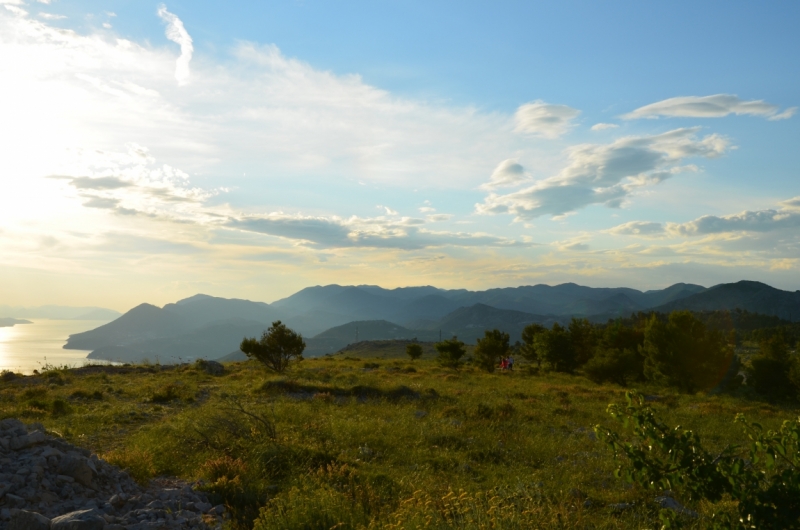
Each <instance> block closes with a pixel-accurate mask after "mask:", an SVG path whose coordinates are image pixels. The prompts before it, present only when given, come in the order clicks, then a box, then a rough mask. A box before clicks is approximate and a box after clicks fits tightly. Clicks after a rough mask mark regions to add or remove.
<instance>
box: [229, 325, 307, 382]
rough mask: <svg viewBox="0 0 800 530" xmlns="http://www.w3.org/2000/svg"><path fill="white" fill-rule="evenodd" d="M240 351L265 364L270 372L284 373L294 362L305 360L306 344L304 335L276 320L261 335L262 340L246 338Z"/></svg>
mask: <svg viewBox="0 0 800 530" xmlns="http://www.w3.org/2000/svg"><path fill="white" fill-rule="evenodd" d="M239 349H240V350H242V351H243V352H244V353H245V354H247V356H248V357H249V358H251V359H256V360H258V361H259V362H262V363H264V366H266V367H267V368H269V369H270V370H273V371H275V372H278V373H282V372H284V371H285V370H286V368H288V367H289V363H290V362H291V361H292V360H295V359H296V360H298V361H302V360H303V350H305V349H306V343H305V341H303V337H302V335H300V334H299V333H295V332H294V331H292V330H291V329H289V328H287V327H286V325H285V324H282V323H281V321H280V320H276V321H275V322H273V323H272V326H271V327H270V328H269V329H268V330H267V331H265V332H264V333H263V334H262V335H261V339H260V340H256V339H255V338H252V339H248V338H246V337H245V338H244V340H242V343H241V345H240V346H239Z"/></svg>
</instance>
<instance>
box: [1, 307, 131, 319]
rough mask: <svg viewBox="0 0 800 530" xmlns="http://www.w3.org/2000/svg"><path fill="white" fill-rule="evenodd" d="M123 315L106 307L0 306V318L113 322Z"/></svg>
mask: <svg viewBox="0 0 800 530" xmlns="http://www.w3.org/2000/svg"><path fill="white" fill-rule="evenodd" d="M120 315H122V313H120V312H119V311H114V310H113V309H106V308H104V307H92V306H89V307H72V306H62V305H43V306H37V307H20V306H9V305H0V317H9V318H45V319H49V320H111V319H114V318H117V317H119V316H120Z"/></svg>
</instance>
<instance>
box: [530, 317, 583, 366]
mask: <svg viewBox="0 0 800 530" xmlns="http://www.w3.org/2000/svg"><path fill="white" fill-rule="evenodd" d="M533 342H534V345H535V347H536V354H537V356H539V357H541V358H542V360H544V362H546V363H547V364H548V365H549V366H550V368H551V369H553V370H555V371H556V372H566V373H569V374H571V373H572V372H574V371H575V368H577V366H578V364H577V362H576V359H575V350H574V349H573V347H572V341H571V340H570V337H569V333H568V332H567V329H566V328H565V327H564V326H562V325H561V324H559V323H557V322H556V323H555V324H553V327H552V328H551V329H547V330H544V331H543V332H541V333H538V334H537V335H536V336H535V338H534V340H533Z"/></svg>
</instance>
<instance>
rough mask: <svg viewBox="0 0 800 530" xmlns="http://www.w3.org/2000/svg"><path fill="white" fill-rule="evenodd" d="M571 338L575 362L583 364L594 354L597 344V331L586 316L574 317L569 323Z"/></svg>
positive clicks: (579, 364) (578, 364)
mask: <svg viewBox="0 0 800 530" xmlns="http://www.w3.org/2000/svg"><path fill="white" fill-rule="evenodd" d="M569 340H570V342H572V351H573V352H575V363H576V364H577V366H583V365H584V364H586V363H587V362H588V361H589V359H591V358H592V356H593V355H594V349H595V347H596V346H597V331H596V330H595V328H594V326H593V325H592V323H591V322H589V321H588V320H586V319H585V318H573V319H572V320H571V321H570V323H569Z"/></svg>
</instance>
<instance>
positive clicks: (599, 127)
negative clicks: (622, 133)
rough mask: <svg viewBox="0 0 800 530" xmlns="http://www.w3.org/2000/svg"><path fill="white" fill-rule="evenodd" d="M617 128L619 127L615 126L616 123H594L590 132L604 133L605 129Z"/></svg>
mask: <svg viewBox="0 0 800 530" xmlns="http://www.w3.org/2000/svg"><path fill="white" fill-rule="evenodd" d="M618 127H619V125H617V124H616V123H595V124H594V125H592V130H593V131H605V130H607V129H616V128H618Z"/></svg>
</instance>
